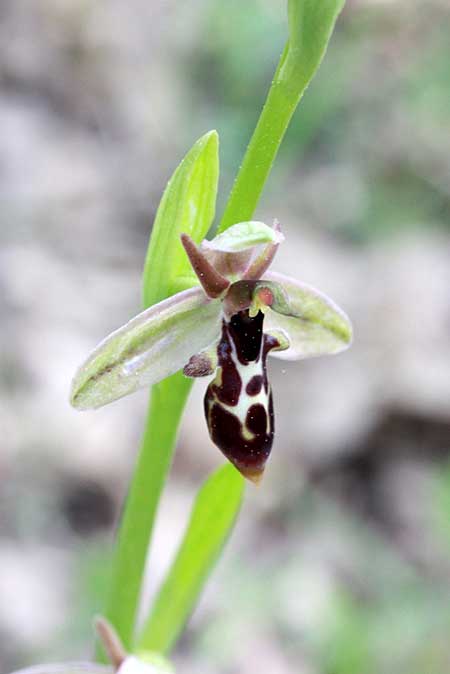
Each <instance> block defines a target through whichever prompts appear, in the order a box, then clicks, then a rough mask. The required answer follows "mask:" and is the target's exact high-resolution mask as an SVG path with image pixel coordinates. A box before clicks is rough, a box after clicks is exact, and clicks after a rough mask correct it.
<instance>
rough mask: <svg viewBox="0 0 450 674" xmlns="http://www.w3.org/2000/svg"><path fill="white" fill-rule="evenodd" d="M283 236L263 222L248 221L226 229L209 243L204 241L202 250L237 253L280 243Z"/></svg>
mask: <svg viewBox="0 0 450 674" xmlns="http://www.w3.org/2000/svg"><path fill="white" fill-rule="evenodd" d="M283 239H284V236H283V235H282V233H281V232H280V231H279V230H277V229H273V228H272V227H269V225H266V224H265V223H264V222H258V221H256V220H250V221H249V222H238V223H237V224H235V225H232V226H231V227H228V229H226V230H225V231H224V232H222V234H218V235H217V236H215V237H214V239H211V241H204V242H203V248H206V249H211V250H217V251H222V252H224V253H238V252H240V251H241V250H248V249H249V248H253V247H254V246H259V245H261V244H264V245H267V244H269V243H274V244H277V243H281V241H283Z"/></svg>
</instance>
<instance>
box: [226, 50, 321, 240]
mask: <svg viewBox="0 0 450 674" xmlns="http://www.w3.org/2000/svg"><path fill="white" fill-rule="evenodd" d="M309 80H310V74H309V72H307V71H306V70H302V69H301V68H299V67H298V64H297V63H296V60H295V58H294V57H292V58H291V55H290V51H289V46H288V45H286V48H285V50H284V52H283V54H282V56H281V59H280V62H279V65H278V68H277V71H276V73H275V77H274V79H273V81H272V85H271V87H270V89H269V93H268V95H267V99H266V102H265V104H264V107H263V109H262V112H261V116H260V118H259V120H258V124H257V125H256V128H255V131H254V132H253V135H252V137H251V139H250V142H249V144H248V147H247V151H246V153H245V156H244V159H243V162H242V164H241V167H240V169H239V172H238V174H237V176H236V180H235V182H234V185H233V188H232V190H231V194H230V197H229V200H228V203H227V205H226V207H225V211H224V213H223V216H222V221H221V223H220V226H219V228H218V233H220V232H223V231H224V230H225V229H227V228H228V227H230V226H231V225H233V224H235V223H236V222H244V221H246V220H251V218H252V216H253V213H254V212H255V209H256V206H257V205H258V201H259V198H260V196H261V192H262V191H263V189H264V185H265V182H266V180H267V178H268V176H269V173H270V170H271V168H272V165H273V162H274V160H275V157H276V155H277V153H278V149H279V147H280V145H281V142H282V140H283V138H284V134H285V133H286V130H287V128H288V126H289V122H290V121H291V118H292V115H293V114H294V112H295V109H296V107H297V105H298V103H299V101H300V98H301V96H302V94H303V92H304V90H305V89H306V86H307V84H308V82H309Z"/></svg>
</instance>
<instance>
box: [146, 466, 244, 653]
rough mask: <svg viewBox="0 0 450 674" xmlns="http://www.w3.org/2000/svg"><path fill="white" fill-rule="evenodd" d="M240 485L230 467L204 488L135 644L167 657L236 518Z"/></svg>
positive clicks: (241, 482) (239, 503)
mask: <svg viewBox="0 0 450 674" xmlns="http://www.w3.org/2000/svg"><path fill="white" fill-rule="evenodd" d="M243 491H244V480H243V478H242V476H241V475H240V474H239V473H238V471H237V470H236V469H235V468H234V466H232V465H231V464H227V465H225V466H222V467H221V468H219V469H218V470H217V471H216V472H215V473H213V474H212V475H211V476H210V477H209V478H208V479H207V480H206V482H205V483H204V484H203V486H202V488H201V489H200V491H199V492H198V495H197V498H196V499H195V502H194V506H193V508H192V512H191V517H190V521H189V524H188V527H187V530H186V532H185V534H184V538H183V540H182V542H181V544H180V547H179V549H178V552H177V555H176V557H175V560H174V562H173V564H172V566H171V568H170V570H169V573H168V575H167V577H166V579H165V581H164V583H163V585H162V587H161V589H160V590H159V593H158V595H157V597H156V599H155V603H154V605H153V610H152V611H151V613H150V615H149V617H148V618H147V620H146V621H145V623H144V627H143V629H142V632H141V634H140V637H139V639H138V643H137V650H138V652H139V651H140V650H143V649H149V650H155V651H158V652H162V653H167V652H168V651H169V650H170V648H171V647H172V646H173V644H174V643H175V641H176V639H177V637H178V635H179V634H180V632H181V630H182V628H183V627H184V624H185V622H186V620H187V619H188V617H189V615H190V613H191V611H192V609H193V607H194V604H195V602H196V600H197V598H198V595H199V594H200V592H201V589H202V588H203V585H204V584H205V582H206V579H207V577H208V575H209V573H210V572H211V571H212V568H213V566H214V564H215V562H216V560H217V558H218V557H219V555H220V552H221V550H222V548H223V546H224V544H225V542H226V540H227V538H228V536H229V534H230V531H231V529H232V527H233V524H234V521H235V519H236V517H237V514H238V512H239V508H240V506H241V502H242V496H243Z"/></svg>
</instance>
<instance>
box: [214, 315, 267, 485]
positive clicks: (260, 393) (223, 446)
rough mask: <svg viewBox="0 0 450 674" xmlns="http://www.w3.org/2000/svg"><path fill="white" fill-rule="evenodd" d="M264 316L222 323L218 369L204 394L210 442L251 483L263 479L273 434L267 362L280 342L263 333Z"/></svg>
mask: <svg viewBox="0 0 450 674" xmlns="http://www.w3.org/2000/svg"><path fill="white" fill-rule="evenodd" d="M263 321H264V314H263V313H261V312H259V313H258V314H257V315H256V316H255V317H250V316H249V313H248V311H241V312H239V313H238V314H234V315H233V316H232V317H231V319H230V321H229V322H227V321H225V320H224V321H223V325H222V337H221V340H220V342H219V344H218V347H217V355H218V369H217V373H216V376H215V378H214V380H213V381H212V382H211V383H210V385H209V386H208V389H207V391H206V394H205V400H204V403H205V415H206V419H207V423H208V430H209V434H210V436H211V440H212V441H213V442H214V444H215V445H217V447H218V448H219V449H220V450H221V451H222V453H223V454H224V455H225V456H226V458H227V459H228V460H229V461H231V462H232V463H233V464H234V465H235V466H236V468H237V469H238V470H239V471H240V472H241V473H242V474H243V475H244V476H245V477H248V478H249V479H251V480H254V481H257V480H258V478H259V477H260V476H261V475H262V472H263V471H264V467H265V464H266V461H267V459H268V457H269V454H270V451H271V449H272V443H273V435H274V419H273V403H272V393H271V390H270V386H269V383H268V380H267V370H266V359H267V355H268V353H269V351H270V350H271V349H273V348H275V347H276V346H278V342H277V340H276V339H275V338H273V337H271V336H268V335H264V333H263Z"/></svg>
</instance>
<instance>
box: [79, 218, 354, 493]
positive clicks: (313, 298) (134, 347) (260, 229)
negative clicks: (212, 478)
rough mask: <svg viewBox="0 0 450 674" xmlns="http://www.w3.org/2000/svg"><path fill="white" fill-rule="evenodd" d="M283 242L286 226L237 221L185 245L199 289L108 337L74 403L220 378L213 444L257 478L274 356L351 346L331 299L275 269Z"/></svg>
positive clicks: (86, 404)
mask: <svg viewBox="0 0 450 674" xmlns="http://www.w3.org/2000/svg"><path fill="white" fill-rule="evenodd" d="M283 240H284V237H283V235H282V233H281V231H280V227H279V225H278V223H275V224H274V226H273V227H269V226H268V225H265V224H264V223H262V222H255V221H251V222H243V223H238V224H235V225H233V226H232V227H230V228H228V229H227V230H226V231H225V232H223V233H222V234H219V235H218V236H216V237H215V238H214V239H212V240H211V241H207V240H205V241H203V243H202V244H201V245H200V246H197V245H196V244H195V243H194V241H193V240H192V239H191V238H190V237H189V236H187V235H186V234H182V235H181V243H182V245H183V247H184V249H185V251H186V254H187V256H188V258H189V262H190V264H191V266H192V269H193V271H194V273H195V275H196V277H197V279H198V281H199V282H200V286H197V287H193V288H190V289H188V290H184V291H182V292H179V293H177V294H176V295H173V296H172V297H169V298H168V299H166V300H163V301H162V302H159V303H158V304H156V305H154V306H152V307H150V308H149V309H147V310H146V311H143V312H142V313H140V314H139V315H138V316H136V317H135V318H133V319H132V320H131V321H130V322H129V323H127V324H126V325H124V326H123V327H121V328H119V329H118V330H116V331H115V332H113V333H112V334H111V335H110V336H109V337H107V338H106V339H105V340H103V341H102V342H101V343H100V344H99V345H98V347H97V348H96V349H95V350H94V351H93V353H92V354H91V355H90V356H89V358H88V359H87V360H86V362H85V363H84V364H83V365H82V366H81V367H80V369H79V370H78V372H77V373H76V375H75V377H74V380H73V384H72V395H71V403H72V405H73V406H74V407H76V408H78V409H88V408H97V407H101V406H102V405H105V404H107V403H109V402H112V401H113V400H116V399H118V398H121V397H122V396H125V395H127V394H128V393H132V392H134V391H136V390H137V389H139V388H141V387H143V386H148V385H150V384H155V383H157V382H159V381H160V380H162V379H164V378H165V377H167V376H169V375H171V374H173V373H175V372H176V371H178V370H180V369H181V368H183V372H184V374H185V375H186V376H187V377H206V376H211V375H214V378H213V380H212V381H211V382H210V384H209V386H208V388H207V391H206V395H205V401H204V402H205V416H206V421H207V425H208V430H209V434H210V437H211V440H212V441H213V443H214V444H215V445H216V446H217V447H218V448H219V449H220V450H221V451H222V453H223V454H224V455H225V457H226V458H227V459H229V460H230V461H231V462H232V463H233V464H234V465H235V467H236V468H237V469H238V470H239V471H240V472H241V473H242V474H243V475H244V476H245V477H246V478H248V479H250V480H251V481H253V482H256V483H257V482H259V480H260V479H261V477H262V475H263V472H264V468H265V464H266V461H267V459H268V457H269V454H270V451H271V448H272V443H273V436H274V418H273V403H272V393H271V388H270V385H269V382H268V377H267V369H266V359H267V356H268V355H269V354H270V355H271V356H274V357H276V358H282V359H285V360H298V359H302V358H309V357H310V356H319V355H323V354H334V353H338V352H339V351H342V350H343V349H345V348H347V347H348V346H349V344H350V342H351V338H352V330H351V325H350V322H349V320H348V318H347V316H346V315H345V314H344V312H343V311H341V310H340V309H339V308H338V307H337V306H336V305H335V304H334V303H333V302H332V301H331V300H330V299H329V298H328V297H326V296H325V295H323V294H322V293H320V292H318V291H317V290H315V289H314V288H312V287H311V286H309V285H306V284H304V283H301V282H299V281H296V280H295V279H292V278H289V277H288V276H284V275H282V274H279V273H276V272H271V271H268V268H269V266H270V264H271V262H272V260H273V258H274V256H275V253H276V251H277V248H278V246H279V244H280V243H281V242H282V241H283Z"/></svg>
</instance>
